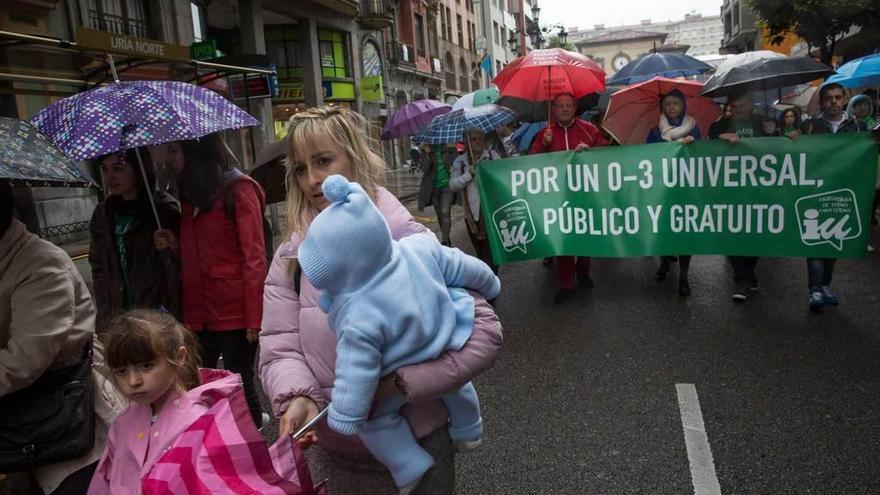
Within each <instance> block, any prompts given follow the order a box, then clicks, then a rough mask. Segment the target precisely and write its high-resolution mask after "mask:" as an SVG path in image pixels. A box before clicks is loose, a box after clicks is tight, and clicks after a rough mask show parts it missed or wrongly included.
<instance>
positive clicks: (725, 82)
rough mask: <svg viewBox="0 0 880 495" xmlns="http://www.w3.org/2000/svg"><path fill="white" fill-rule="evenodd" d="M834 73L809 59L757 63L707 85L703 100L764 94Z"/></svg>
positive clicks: (786, 59) (758, 61)
mask: <svg viewBox="0 0 880 495" xmlns="http://www.w3.org/2000/svg"><path fill="white" fill-rule="evenodd" d="M833 73H834V70H832V69H831V67H828V66H827V65H825V64H823V63H821V62H817V61H816V60H814V59H812V58H809V57H795V58H772V59H761V60H755V61H754V62H750V63H748V64H745V65H741V66H739V67H734V68H733V69H730V70H729V71H728V72H726V73H724V74H723V75H722V76H721V77H719V78H715V77H712V78H711V79H709V80H708V81H706V85H705V86H704V88H703V91H702V92H701V93H700V94H701V95H702V96H708V97H712V98H715V97H718V96H728V95H730V94H731V93H736V92H739V91H762V90H768V89H775V88H782V87H785V86H794V85H796V84H802V83H806V82H810V81H813V80H816V79H819V78H822V77H825V76H827V75H829V74H833Z"/></svg>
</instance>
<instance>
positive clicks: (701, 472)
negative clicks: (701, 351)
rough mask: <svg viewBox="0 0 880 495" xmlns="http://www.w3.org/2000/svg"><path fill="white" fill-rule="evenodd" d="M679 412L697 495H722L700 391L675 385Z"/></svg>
mask: <svg viewBox="0 0 880 495" xmlns="http://www.w3.org/2000/svg"><path fill="white" fill-rule="evenodd" d="M675 390H676V392H678V409H679V410H680V411H681V426H682V428H683V429H684V443H685V445H686V446H687V453H688V461H690V465H691V478H692V480H693V484H694V495H721V485H719V484H718V477H717V476H716V475H715V461H713V460H712V450H711V449H710V448H709V437H707V436H706V425H705V424H703V413H702V412H701V411H700V400H699V399H698V398H697V388H696V387H694V385H693V384H692V383H676V384H675Z"/></svg>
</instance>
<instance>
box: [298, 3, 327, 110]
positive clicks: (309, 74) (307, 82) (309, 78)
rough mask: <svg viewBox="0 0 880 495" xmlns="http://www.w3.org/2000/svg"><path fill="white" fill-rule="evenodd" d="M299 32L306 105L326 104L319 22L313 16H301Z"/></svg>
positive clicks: (317, 105)
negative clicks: (322, 82)
mask: <svg viewBox="0 0 880 495" xmlns="http://www.w3.org/2000/svg"><path fill="white" fill-rule="evenodd" d="M297 21H298V24H297V25H298V33H299V40H300V50H302V51H301V52H300V55H301V57H302V71H303V96H304V97H305V100H306V105H308V106H310V107H320V106H322V105H324V90H323V88H322V87H321V81H322V77H321V53H320V50H319V48H318V24H317V23H316V22H315V19H314V18H313V17H307V18H302V17H301V18H299V19H297Z"/></svg>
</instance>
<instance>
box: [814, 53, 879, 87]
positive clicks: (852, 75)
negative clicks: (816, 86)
mask: <svg viewBox="0 0 880 495" xmlns="http://www.w3.org/2000/svg"><path fill="white" fill-rule="evenodd" d="M831 83H837V84H840V85H841V86H843V87H844V88H863V87H865V86H877V85H880V53H875V54H873V55H868V56H866V57H862V58H857V59H855V60H850V61H849V62H847V63H845V64H843V65H841V66H840V68H839V69H837V74H835V75H833V76H831V77H829V78H828V79H827V80H825V83H824V84H831ZM824 84H823V85H824Z"/></svg>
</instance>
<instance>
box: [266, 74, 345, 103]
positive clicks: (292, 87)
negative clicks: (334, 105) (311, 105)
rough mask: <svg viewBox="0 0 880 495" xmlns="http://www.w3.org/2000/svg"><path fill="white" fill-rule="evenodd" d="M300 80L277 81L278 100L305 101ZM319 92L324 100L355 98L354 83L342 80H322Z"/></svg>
mask: <svg viewBox="0 0 880 495" xmlns="http://www.w3.org/2000/svg"><path fill="white" fill-rule="evenodd" d="M303 88H304V85H303V82H302V81H301V80H291V79H286V80H282V81H281V82H279V83H278V100H283V101H295V102H300V101H305V94H304V92H303ZM321 92H322V94H323V96H324V99H325V100H331V101H340V100H349V101H352V100H354V99H355V91H354V83H350V82H343V81H322V82H321Z"/></svg>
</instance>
